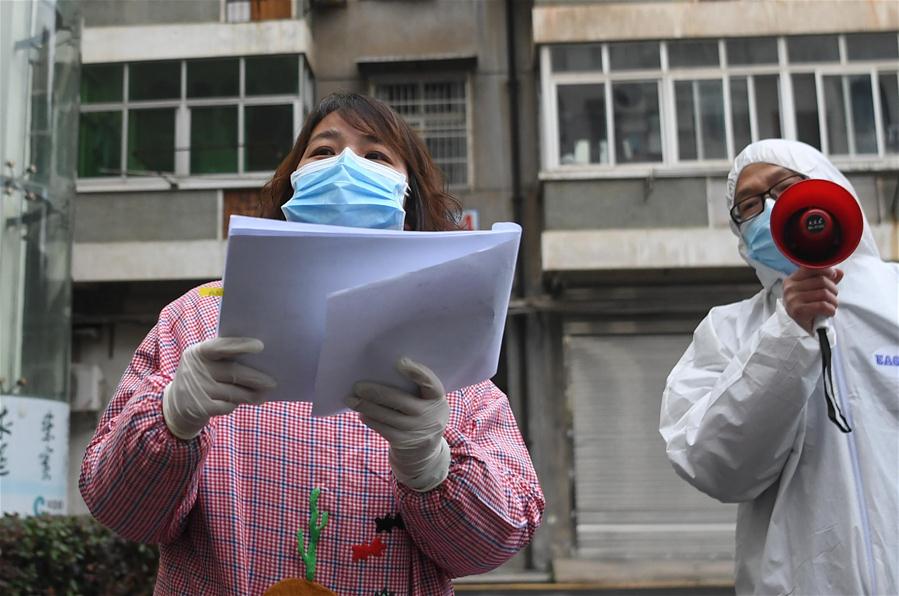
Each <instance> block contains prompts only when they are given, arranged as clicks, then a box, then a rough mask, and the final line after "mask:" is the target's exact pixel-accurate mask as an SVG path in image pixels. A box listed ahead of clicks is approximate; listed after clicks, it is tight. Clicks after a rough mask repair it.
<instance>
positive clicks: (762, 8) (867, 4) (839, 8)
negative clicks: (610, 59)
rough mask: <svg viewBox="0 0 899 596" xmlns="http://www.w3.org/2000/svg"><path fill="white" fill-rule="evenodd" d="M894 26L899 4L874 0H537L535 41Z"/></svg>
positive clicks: (898, 17)
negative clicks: (689, 0) (797, 0)
mask: <svg viewBox="0 0 899 596" xmlns="http://www.w3.org/2000/svg"><path fill="white" fill-rule="evenodd" d="M896 29H899V3H897V2H880V1H878V0H863V1H862V0H808V1H806V2H792V1H790V0H765V1H763V2H758V1H755V0H722V1H718V2H683V1H678V2H615V3H609V2H578V3H571V2H561V3H558V2H553V3H548V2H541V3H540V5H539V6H536V7H535V8H534V42H535V43H537V44H545V43H576V42H587V41H612V40H622V39H629V40H630V39H678V38H687V37H720V36H721V35H722V34H725V35H736V36H756V35H798V34H804V33H846V32H852V31H895V30H896Z"/></svg>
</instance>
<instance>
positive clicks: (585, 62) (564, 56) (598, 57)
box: [551, 43, 602, 72]
mask: <svg viewBox="0 0 899 596" xmlns="http://www.w3.org/2000/svg"><path fill="white" fill-rule="evenodd" d="M551 56H552V69H553V72H571V71H576V70H582V71H583V70H591V71H602V44H598V43H590V44H579V45H570V46H553V48H552V50H551Z"/></svg>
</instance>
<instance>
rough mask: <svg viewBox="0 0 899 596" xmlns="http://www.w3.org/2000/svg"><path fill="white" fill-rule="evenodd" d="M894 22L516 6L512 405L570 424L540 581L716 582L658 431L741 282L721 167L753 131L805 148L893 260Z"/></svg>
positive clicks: (717, 574) (714, 551) (715, 10)
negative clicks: (516, 345) (519, 54)
mask: <svg viewBox="0 0 899 596" xmlns="http://www.w3.org/2000/svg"><path fill="white" fill-rule="evenodd" d="M897 30H899V7H897V6H896V5H895V4H894V3H886V2H854V1H845V2H840V1H836V2H779V1H763V2H753V1H723V2H678V1H672V2H638V1H633V2H615V3H611V2H602V1H595V2H587V1H581V2H573V1H571V2H565V1H552V0H537V1H536V2H535V6H534V8H533V35H534V53H535V62H536V69H537V71H538V72H539V86H540V87H539V95H540V103H539V118H540V131H541V136H540V139H541V145H540V159H541V161H540V173H539V178H540V188H541V192H540V203H541V215H542V221H543V227H542V228H541V246H540V250H541V257H540V262H541V269H542V278H541V281H542V282H543V285H542V289H543V290H544V293H542V294H540V295H538V296H535V297H533V298H532V299H531V300H530V304H531V306H532V308H533V309H534V310H535V311H536V314H535V315H533V316H535V317H536V318H537V319H538V320H539V321H540V323H541V324H540V325H539V326H535V327H534V329H538V330H539V331H540V333H542V335H541V336H540V337H541V342H542V343H543V344H544V345H547V346H548V349H546V350H545V352H544V353H543V355H542V358H543V359H542V360H538V361H537V362H540V363H542V364H543V368H542V370H541V371H539V373H538V374H537V375H535V376H536V377H538V380H537V381H536V384H537V387H533V388H532V393H533V394H532V397H531V403H533V404H535V407H536V404H538V403H552V404H555V405H556V407H555V408H554V409H548V410H546V412H545V416H544V417H542V418H541V421H542V423H543V424H546V425H547V426H548V427H549V428H550V429H551V428H564V429H566V430H567V432H568V441H567V444H566V445H564V446H557V447H556V449H557V451H556V452H555V453H554V455H553V457H554V458H555V460H554V463H555V467H557V468H558V469H564V470H570V471H571V479H570V481H568V482H567V483H566V482H565V481H564V480H560V481H559V482H557V483H556V484H555V485H554V487H553V488H555V489H556V490H559V491H560V494H556V495H552V496H551V497H550V496H548V503H549V504H550V508H551V512H550V516H548V518H547V523H548V524H550V526H551V527H552V526H556V525H557V526H558V527H557V528H554V529H553V530H552V531H551V535H552V540H551V541H550V543H549V544H548V545H547V546H546V548H545V550H543V551H541V553H540V556H539V557H538V558H539V559H542V560H548V561H552V563H553V565H552V567H553V570H554V573H555V577H556V578H557V579H560V580H571V581H575V580H593V579H596V580H601V581H607V582H609V581H616V580H617V581H620V582H623V583H640V582H645V581H646V580H647V579H648V578H653V579H654V580H659V581H666V582H672V583H685V582H686V583H691V582H726V581H729V579H730V578H731V577H732V559H733V530H734V522H735V512H736V509H735V507H734V506H732V505H723V504H721V503H718V502H716V501H714V500H712V499H710V498H708V497H706V496H705V495H702V494H701V493H699V492H698V491H696V490H695V489H693V488H692V487H690V486H689V485H688V484H687V483H685V482H683V481H682V480H681V479H680V478H678V477H677V476H676V475H675V474H674V473H673V471H672V469H671V467H670V465H669V463H668V461H667V458H666V456H665V450H664V443H663V441H662V439H661V437H660V436H659V434H658V419H659V408H660V402H661V394H662V390H663V388H664V384H665V379H666V377H667V374H668V372H669V371H670V370H671V368H672V367H673V366H674V364H675V363H676V362H677V360H678V359H679V357H680V356H681V354H682V353H683V351H684V350H685V348H686V347H687V345H688V344H689V342H690V340H691V332H692V330H693V329H694V328H695V327H696V325H697V324H698V323H699V321H700V320H701V318H702V317H703V316H704V315H705V314H706V313H707V312H708V310H709V308H710V307H712V306H715V305H718V304H724V303H728V302H733V301H736V300H739V299H743V298H747V297H749V296H750V295H752V294H754V293H755V292H756V291H758V289H760V285H759V283H758V281H757V280H756V278H755V275H754V273H753V272H752V270H751V269H749V268H748V267H747V266H746V264H745V263H744V262H743V260H742V259H741V257H740V255H739V254H738V252H737V239H736V238H735V237H734V236H733V234H732V232H731V230H730V229H729V224H728V213H727V210H726V206H725V202H724V201H725V199H724V184H725V180H726V176H727V172H728V170H729V167H730V164H731V163H732V160H733V158H734V157H735V155H736V154H737V153H739V151H740V150H741V149H742V148H743V147H744V146H746V145H747V144H748V143H750V142H752V141H755V140H759V139H763V138H770V137H784V138H789V139H797V140H800V141H804V142H806V143H809V144H811V145H814V146H815V147H818V148H819V149H821V150H822V151H823V152H824V153H825V154H826V155H828V156H829V157H830V158H831V159H832V160H833V161H834V163H835V164H836V165H837V166H838V167H840V168H841V169H842V170H843V171H844V172H845V173H846V174H847V175H848V177H849V178H850V180H851V181H852V183H853V185H854V186H855V188H856V189H857V190H858V192H859V194H860V197H861V199H862V203H863V209H864V211H865V214H866V216H867V218H868V221H869V222H870V223H871V227H872V231H873V232H874V234H875V236H876V237H877V239H878V243H879V245H880V250H881V253H882V255H883V256H884V258H887V259H892V260H896V259H897V258H899V244H897V241H899V239H897V226H896V219H897V200H896V197H897V194H896V193H897V173H899V79H897V71H899V49H897V48H899V46H897V43H899V36H897ZM536 336H537V332H535V331H532V332H531V335H529V337H528V342H529V343H533V342H532V338H533V337H536ZM540 377H542V383H543V384H542V385H540V382H541V380H540ZM552 391H555V393H551V392H552ZM549 395H552V396H553V398H552V400H548V399H546V397H548V396H549ZM549 432H551V431H547V434H549Z"/></svg>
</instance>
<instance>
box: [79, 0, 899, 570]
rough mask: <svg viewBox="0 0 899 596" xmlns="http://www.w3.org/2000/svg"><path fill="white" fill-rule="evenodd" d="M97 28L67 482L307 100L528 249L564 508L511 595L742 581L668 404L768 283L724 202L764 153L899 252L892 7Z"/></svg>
mask: <svg viewBox="0 0 899 596" xmlns="http://www.w3.org/2000/svg"><path fill="white" fill-rule="evenodd" d="M84 26H85V29H84V33H83V43H82V53H83V62H84V67H83V75H82V87H81V119H80V137H79V147H78V173H79V176H78V197H77V212H76V218H75V226H74V237H75V247H74V257H73V259H74V260H73V268H72V276H73V279H74V300H73V334H74V341H73V362H74V363H75V364H74V371H75V378H76V379H81V382H79V383H78V385H77V390H76V391H74V392H73V396H72V398H73V413H72V442H73V446H72V453H73V456H72V457H73V460H75V459H77V454H78V453H80V452H81V451H83V448H84V445H85V443H86V442H87V440H88V439H89V438H90V436H91V434H92V432H93V429H94V426H95V425H96V421H97V416H98V413H99V411H101V410H102V408H103V407H104V405H105V403H106V401H107V400H108V399H109V396H110V393H111V391H112V388H113V387H114V386H115V385H116V383H117V381H118V378H119V376H120V375H121V373H122V371H123V370H124V368H125V366H126V365H127V362H128V360H129V359H130V357H131V355H132V353H133V350H134V348H135V347H136V345H137V344H138V342H139V341H140V340H141V339H142V337H143V336H144V335H145V334H146V332H147V331H148V329H149V327H150V326H152V324H153V323H154V322H155V320H156V317H157V315H158V312H159V309H161V308H162V307H163V306H164V305H165V304H166V303H168V302H169V301H171V300H173V299H174V298H176V297H177V296H178V295H180V294H181V293H183V292H184V291H186V290H188V289H189V288H190V287H192V286H194V285H197V284H198V283H201V282H204V281H207V280H210V279H214V278H217V277H218V276H220V275H221V269H222V265H223V261H224V254H225V241H226V238H227V218H228V216H229V215H230V214H232V213H252V212H253V207H254V202H255V200H256V197H257V193H258V189H259V188H260V187H261V185H262V184H263V183H264V182H265V180H266V179H267V178H268V177H269V176H270V175H271V172H272V170H273V168H274V166H275V165H276V164H277V162H278V160H279V159H280V158H281V157H282V156H283V155H284V154H285V153H286V151H287V150H289V148H290V145H291V143H292V141H293V139H294V138H295V136H296V134H297V132H298V131H299V127H300V125H301V124H302V121H303V118H304V116H305V115H306V114H307V113H308V111H309V109H310V108H311V106H313V105H314V103H315V102H316V101H317V100H318V99H320V98H322V97H323V96H325V95H326V94H328V93H330V92H332V91H339V90H343V91H357V92H363V93H369V94H372V95H375V96H376V97H379V98H381V99H383V100H385V101H386V102H387V103H389V104H390V105H392V106H393V107H394V108H395V109H396V110H397V111H398V112H399V113H400V114H402V115H403V116H404V117H405V118H407V119H408V120H409V121H410V122H411V123H412V124H413V126H414V127H415V128H416V129H417V130H418V131H419V132H420V133H421V134H422V136H423V137H424V139H425V141H426V142H427V144H428V146H429V148H430V150H431V151H432V153H433V155H434V157H435V160H436V161H437V163H438V165H440V166H441V168H442V169H443V171H444V173H445V175H446V178H447V183H448V186H449V188H450V190H451V191H452V192H453V193H454V194H456V195H457V196H459V197H460V198H461V199H462V201H463V204H464V206H465V207H466V209H467V210H468V211H467V217H468V221H469V223H470V224H471V225H472V226H473V227H480V228H489V227H490V226H491V225H492V223H494V222H496V221H504V220H515V221H518V222H520V223H522V225H523V227H524V236H523V239H522V251H521V254H520V260H519V265H520V268H519V276H518V281H517V284H516V287H515V290H514V292H515V295H514V296H513V302H512V306H511V309H510V316H509V319H508V322H507V328H506V338H505V344H504V352H503V356H502V362H501V366H500V369H501V370H500V374H499V375H498V376H497V378H496V381H497V383H498V384H499V385H500V386H501V388H503V389H504V390H505V391H506V392H507V393H508V395H509V398H510V401H511V403H512V406H513V410H514V411H515V413H516V416H517V417H518V420H519V424H520V426H521V428H522V431H523V433H524V434H525V438H526V440H527V442H528V445H529V447H530V449H531V453H532V457H533V459H534V462H535V465H536V467H537V470H538V473H539V474H540V477H541V481H542V485H543V488H544V491H545V492H546V496H547V511H546V516H545V521H544V525H543V527H542V528H541V529H540V530H539V532H538V534H537V536H536V537H535V540H534V543H533V544H532V546H531V547H530V549H528V552H526V553H524V554H523V555H521V556H519V557H517V558H516V559H515V560H513V561H512V562H511V563H510V564H509V565H508V566H507V567H506V568H504V569H503V570H502V573H503V574H509V573H511V574H515V575H516V577H523V576H522V575H521V574H522V573H528V574H529V575H527V577H531V578H537V579H539V578H555V579H556V580H560V581H581V580H583V581H600V582H605V583H607V584H611V585H639V584H640V583H641V582H643V583H644V584H645V583H646V582H647V581H651V582H654V584H653V585H695V584H696V582H700V583H719V584H727V583H729V582H730V581H731V577H732V558H733V527H734V514H735V509H734V508H733V507H731V506H725V505H722V504H720V503H717V502H714V501H712V500H711V499H708V498H706V497H704V496H703V495H701V494H700V493H698V492H697V491H695V490H694V489H692V488H691V487H689V486H688V485H686V483H684V482H683V481H681V480H680V479H679V478H677V477H676V475H675V474H674V472H673V470H672V469H671V467H670V465H669V464H668V462H667V459H666V458H665V453H664V445H663V443H662V440H661V438H660V437H659V436H658V431H657V427H658V416H659V405H660V400H661V392H662V388H663V386H664V381H665V378H666V376H667V374H668V371H669V370H670V369H671V367H672V366H673V365H674V363H675V362H676V361H677V359H678V358H679V357H680V355H681V353H682V352H683V350H684V349H685V348H686V346H687V344H688V343H689V341H690V334H691V332H692V330H693V329H694V328H695V326H696V324H697V323H698V322H699V320H700V319H701V318H702V317H703V316H704V315H705V314H706V312H707V311H708V309H709V308H710V307H712V306H714V305H717V304H722V303H725V302H731V301H734V300H738V299H741V298H744V297H748V296H749V295H751V294H752V293H754V292H755V291H757V289H758V287H759V285H758V282H757V280H756V278H755V276H754V273H753V272H752V271H751V270H750V269H749V268H748V267H747V266H746V265H745V263H743V261H742V260H741V258H740V256H739V254H738V253H737V242H736V239H735V238H734V237H733V236H732V233H731V232H730V230H729V228H728V225H727V221H728V219H727V213H726V209H725V206H724V180H725V176H726V174H727V171H728V169H729V165H730V162H731V161H732V159H733V157H734V155H735V154H736V153H738V152H739V150H740V149H741V148H742V147H743V146H745V145H746V144H747V143H749V142H751V141H752V140H756V139H760V138H766V137H770V136H783V137H786V138H794V139H799V140H803V141H806V142H809V143H811V144H813V145H816V146H818V147H820V148H821V149H822V150H823V151H824V152H825V153H827V154H828V155H830V156H831V157H832V159H833V160H834V161H835V163H837V165H838V166H840V167H841V168H842V169H844V171H846V172H847V174H848V175H849V177H850V179H851V180H852V182H853V184H855V186H856V188H857V189H858V190H859V192H860V194H861V196H862V200H863V207H864V209H865V212H866V215H867V216H868V219H869V221H870V222H871V224H872V228H873V230H874V232H875V235H876V236H877V238H878V241H879V243H880V246H881V251H882V254H883V255H884V256H885V257H886V258H891V259H897V258H899V245H897V242H899V239H897V238H899V235H897V227H896V218H897V212H896V210H897V200H896V196H897V195H896V193H897V190H896V189H897V172H899V99H897V98H899V81H897V72H899V50H897V43H899V34H897V32H899V9H897V8H896V7H895V6H893V5H892V4H891V3H881V2H864V3H859V2H854V1H851V0H845V1H836V2H811V3H791V2H780V1H764V2H750V1H743V0H725V1H721V2H692V1H691V2H679V1H671V2H636V1H635V2H616V3H609V2H602V1H596V2H590V1H570V2H565V1H561V0H556V1H551V0H533V1H531V0H305V1H304V0H238V1H231V0H194V1H192V2H178V1H166V0H154V1H152V2H151V1H149V0H131V1H129V2H127V3H123V2H115V1H106V0H85V1H84ZM75 475H77V471H73V473H72V476H73V482H72V484H71V485H70V486H71V489H70V490H71V494H70V503H71V504H70V510H71V511H72V512H84V511H85V510H84V507H83V504H82V503H81V502H80V498H79V497H78V495H77V487H76V486H75V483H74V476H75Z"/></svg>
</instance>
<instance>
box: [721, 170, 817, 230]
mask: <svg viewBox="0 0 899 596" xmlns="http://www.w3.org/2000/svg"><path fill="white" fill-rule="evenodd" d="M800 180H808V176H805V175H803V174H797V173H793V174H790V175H789V176H787V177H786V178H783V179H781V180H779V181H778V182H776V183H775V184H774V185H772V186H771V188H769V189H768V190H766V191H765V192H763V193H759V194H757V195H752V196H751V197H746V198H745V199H743V200H742V201H740V202H739V203H737V204H736V205H734V206H733V207H731V209H730V218H731V219H732V220H733V221H734V223H735V224H737V225H740V224H742V223H746V222H747V221H749V220H750V219H752V218H753V217H755V216H757V215H758V214H760V213H761V212H762V211H764V210H765V201H766V200H767V199H769V198H770V199H772V200H774V201H776V200H777V197H779V196H780V195H781V194H782V193H783V192H784V191H785V190H787V189H788V188H790V187H791V186H793V185H794V184H796V183H797V182H799V181H800Z"/></svg>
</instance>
